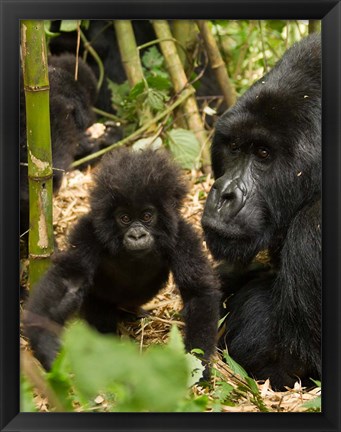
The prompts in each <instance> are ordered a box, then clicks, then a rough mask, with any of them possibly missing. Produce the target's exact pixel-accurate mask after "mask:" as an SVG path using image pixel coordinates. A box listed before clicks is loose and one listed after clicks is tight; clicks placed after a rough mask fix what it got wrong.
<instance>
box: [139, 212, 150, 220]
mask: <svg viewBox="0 0 341 432" xmlns="http://www.w3.org/2000/svg"><path fill="white" fill-rule="evenodd" d="M152 218H153V215H152V214H151V213H150V212H145V213H143V215H142V218H141V220H142V221H143V222H150V221H151V220H152Z"/></svg>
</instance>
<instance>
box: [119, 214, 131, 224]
mask: <svg viewBox="0 0 341 432" xmlns="http://www.w3.org/2000/svg"><path fill="white" fill-rule="evenodd" d="M120 219H121V222H122V223H124V224H125V225H127V224H129V223H130V222H131V219H130V217H129V216H128V215H127V214H124V215H122V216H121V218H120Z"/></svg>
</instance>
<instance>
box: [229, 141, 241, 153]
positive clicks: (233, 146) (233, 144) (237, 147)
mask: <svg viewBox="0 0 341 432" xmlns="http://www.w3.org/2000/svg"><path fill="white" fill-rule="evenodd" d="M230 149H231V151H232V152H237V151H239V150H240V146H239V145H238V144H237V143H234V142H233V143H231V144H230Z"/></svg>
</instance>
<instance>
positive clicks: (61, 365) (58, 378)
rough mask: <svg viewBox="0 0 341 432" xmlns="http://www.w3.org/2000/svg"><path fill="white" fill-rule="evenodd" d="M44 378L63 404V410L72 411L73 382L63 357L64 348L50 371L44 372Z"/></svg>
mask: <svg viewBox="0 0 341 432" xmlns="http://www.w3.org/2000/svg"><path fill="white" fill-rule="evenodd" d="M46 378H47V380H48V382H49V384H50V386H51V387H52V389H53V390H54V392H55V394H56V396H57V397H58V400H59V401H60V402H61V403H62V404H63V407H64V409H65V411H73V406H72V400H73V397H72V396H71V389H72V386H73V382H72V380H71V376H70V370H69V365H68V363H67V360H66V359H65V351H64V349H62V350H61V352H60V353H59V354H58V356H57V357H56V359H55V361H54V362H53V365H52V369H51V371H50V372H48V373H47V374H46Z"/></svg>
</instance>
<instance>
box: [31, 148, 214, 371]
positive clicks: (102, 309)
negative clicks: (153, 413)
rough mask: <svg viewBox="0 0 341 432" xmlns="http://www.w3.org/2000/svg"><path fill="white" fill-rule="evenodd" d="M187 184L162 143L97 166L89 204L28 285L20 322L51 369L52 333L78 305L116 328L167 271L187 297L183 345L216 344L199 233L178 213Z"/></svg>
mask: <svg viewBox="0 0 341 432" xmlns="http://www.w3.org/2000/svg"><path fill="white" fill-rule="evenodd" d="M185 194H186V184H185V182H184V180H183V178H182V176H181V172H180V169H179V168H178V167H176V166H175V165H174V164H173V163H172V162H171V161H170V160H169V158H168V157H167V155H166V154H165V153H163V152H153V151H151V150H147V151H144V152H138V153H132V152H129V151H127V150H119V151H114V152H112V153H111V154H108V155H106V156H105V157H104V158H103V160H102V162H101V165H100V168H99V169H98V171H97V175H96V178H95V186H94V188H93V190H92V192H91V196H90V204H91V209H90V211H89V213H88V214H86V215H85V216H83V217H82V218H81V219H80V220H79V222H78V223H77V224H76V226H75V227H74V229H73V231H72V233H71V236H70V245H69V248H68V250H66V251H64V252H61V253H60V254H59V255H58V256H57V257H55V259H54V263H53V265H52V266H51V267H50V269H49V270H48V272H47V273H46V274H45V276H43V278H42V279H41V281H40V282H39V283H38V285H37V286H36V287H35V289H34V291H33V293H32V296H31V298H30V299H29V301H28V304H27V308H26V311H25V317H24V329H25V330H24V331H25V334H26V335H27V336H28V338H29V339H30V342H31V346H32V348H33V350H34V352H35V355H36V357H37V358H38V359H39V360H40V361H41V363H42V364H43V366H44V367H45V368H46V369H50V368H51V365H52V362H53V360H54V358H55V356H56V354H57V352H58V350H59V346H60V343H59V338H58V333H59V329H60V328H61V326H63V325H64V324H65V322H66V320H67V319H68V318H70V317H71V315H73V314H74V313H75V312H78V313H79V315H80V316H82V317H83V318H84V319H85V320H86V321H87V322H88V323H89V324H91V325H92V326H94V327H95V328H96V329H97V330H98V331H100V332H102V333H111V332H112V333H114V332H116V325H117V321H118V320H119V319H120V316H121V313H122V310H125V311H131V312H134V311H135V312H136V311H137V310H138V308H139V307H140V306H141V305H143V304H144V303H146V302H148V301H149V300H151V299H152V298H153V297H154V296H155V295H156V294H157V293H158V292H159V291H160V290H161V288H163V287H164V285H165V284H166V282H167V280H168V277H169V274H170V272H172V273H173V277H174V281H175V283H176V284H177V286H178V288H179V290H180V293H181V296H182V299H183V303H184V310H183V317H184V321H185V344H186V349H187V350H188V351H190V350H191V349H193V348H200V349H201V350H203V351H204V355H203V359H204V360H205V361H207V360H208V359H209V357H210V355H211V354H212V353H213V351H214V347H215V342H216V331H217V323H218V309H219V301H220V293H219V290H218V282H217V280H216V278H215V276H214V273H213V270H212V268H211V266H210V264H209V262H208V261H207V259H206V257H205V255H204V254H203V251H202V248H201V242H200V239H199V237H198V236H197V234H196V233H195V232H194V230H193V229H192V227H191V226H190V225H189V224H188V223H187V222H186V221H185V220H184V218H183V217H182V216H181V213H180V208H181V204H182V201H183V198H184V197H185Z"/></svg>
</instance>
